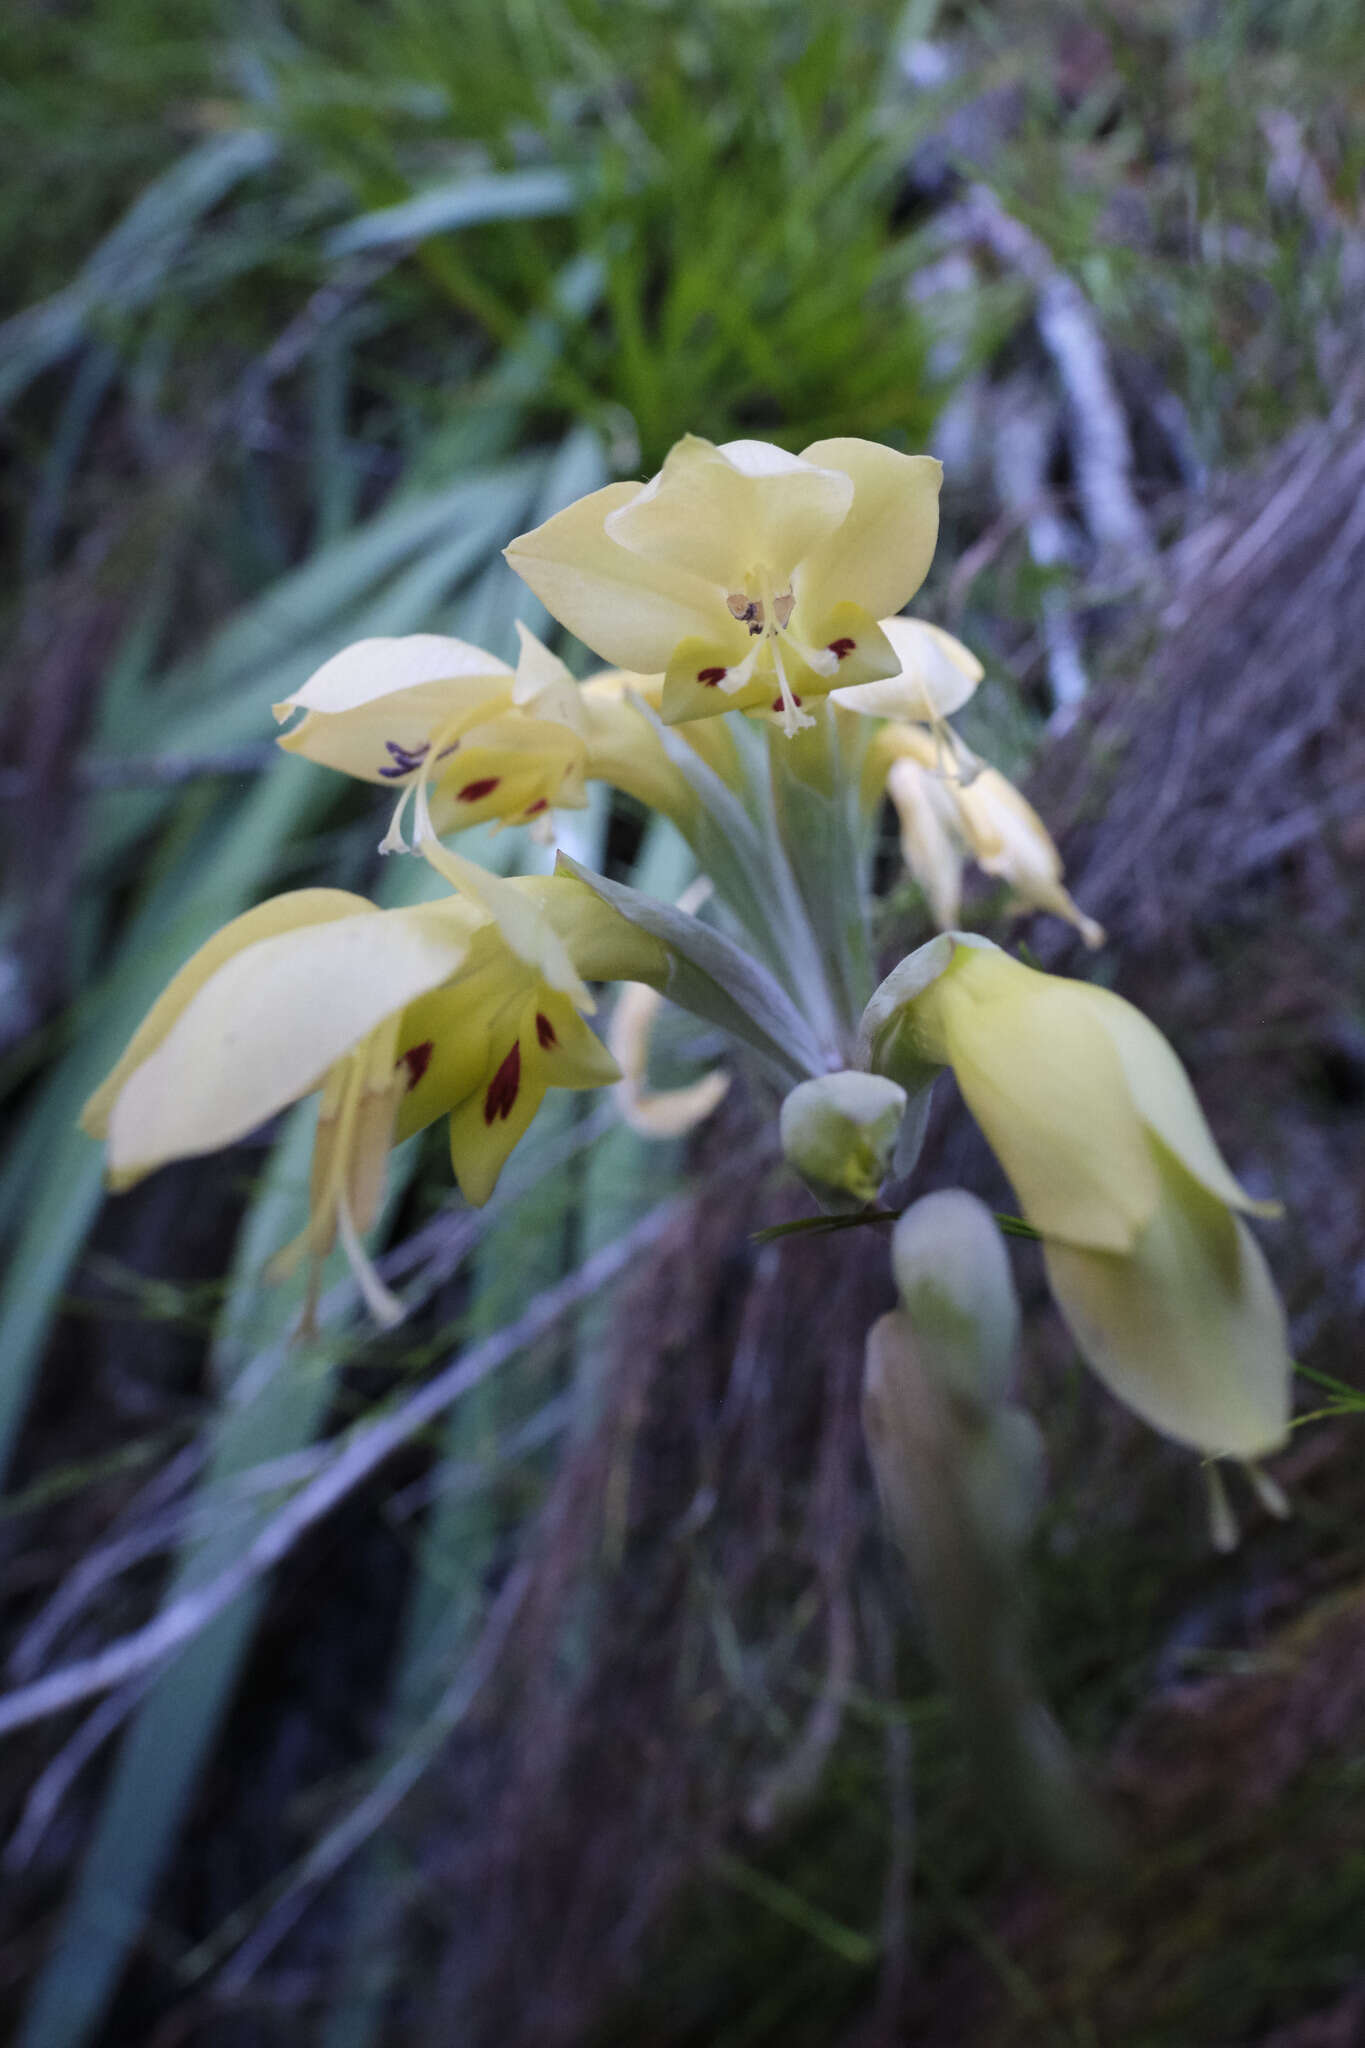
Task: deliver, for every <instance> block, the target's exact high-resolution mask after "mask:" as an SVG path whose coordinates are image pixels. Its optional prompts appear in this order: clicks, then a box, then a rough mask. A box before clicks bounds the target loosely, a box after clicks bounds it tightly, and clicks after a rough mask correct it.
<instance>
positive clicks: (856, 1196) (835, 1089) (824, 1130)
mask: <svg viewBox="0 0 1365 2048" xmlns="http://www.w3.org/2000/svg"><path fill="white" fill-rule="evenodd" d="M905 1102H906V1096H905V1090H904V1089H903V1088H902V1087H900V1086H899V1085H898V1083H896V1082H895V1081H888V1080H886V1079H884V1078H883V1076H881V1075H880V1074H861V1073H857V1072H854V1071H852V1070H851V1069H850V1070H848V1071H845V1072H843V1073H839V1074H821V1075H820V1076H819V1078H818V1079H816V1080H814V1081H803V1082H802V1083H801V1085H800V1086H799V1087H797V1088H793V1089H792V1092H791V1094H790V1095H789V1096H788V1097H787V1098H786V1100H785V1101H784V1103H783V1104H782V1115H781V1122H780V1129H781V1134H782V1150H783V1152H784V1153H785V1154H786V1156H787V1158H788V1159H789V1160H790V1161H791V1164H792V1165H793V1166H794V1167H795V1168H796V1170H797V1172H798V1173H799V1174H801V1175H802V1177H803V1178H804V1179H805V1180H807V1181H808V1182H809V1183H810V1185H811V1187H812V1189H813V1190H814V1192H815V1194H816V1195H817V1196H818V1197H819V1198H820V1199H822V1200H824V1201H825V1202H826V1203H827V1204H832V1205H834V1206H837V1207H843V1208H847V1207H850V1206H853V1205H860V1204H862V1203H864V1202H870V1201H871V1200H872V1199H873V1197H874V1196H875V1195H876V1192H877V1190H878V1188H879V1187H880V1186H881V1184H882V1182H883V1180H885V1178H886V1175H887V1171H888V1169H889V1167H890V1164H891V1155H892V1153H893V1152H894V1151H895V1148H896V1134H897V1132H898V1131H899V1129H900V1125H901V1118H902V1117H903V1116H904V1114H905Z"/></svg>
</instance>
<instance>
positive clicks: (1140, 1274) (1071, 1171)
mask: <svg viewBox="0 0 1365 2048" xmlns="http://www.w3.org/2000/svg"><path fill="white" fill-rule="evenodd" d="M863 1028H864V1049H865V1052H866V1054H867V1056H868V1058H869V1061H870V1064H871V1065H872V1067H873V1068H874V1070H875V1071H878V1072H884V1073H889V1074H891V1075H892V1077H893V1078H895V1079H897V1080H900V1081H901V1082H902V1084H903V1085H905V1086H907V1087H913V1086H915V1085H917V1084H919V1085H922V1084H923V1082H924V1079H925V1077H926V1075H927V1074H929V1073H931V1072H932V1070H933V1069H934V1068H935V1067H939V1066H950V1067H951V1068H952V1070H953V1072H954V1074H955V1075H956V1077H957V1081H958V1085H959V1087H960V1088H961V1090H962V1093H963V1096H964V1098H965V1100H966V1103H967V1106H968V1108H969V1109H970V1110H971V1112H972V1114H973V1116H975V1118H976V1120H977V1122H978V1123H979V1124H980V1125H981V1128H982V1130H983V1131H984V1132H985V1134H986V1136H987V1138H988V1139H989V1140H990V1143H991V1145H992V1147H993V1148H994V1150H995V1152H996V1154H997V1156H998V1157H999V1160H1000V1163H1001V1165H1002V1166H1003V1167H1004V1169H1005V1172H1006V1173H1007V1174H1008V1175H1009V1178H1010V1180H1011V1181H1012V1182H1013V1184H1014V1188H1015V1192H1016V1194H1017V1196H1018V1198H1019V1202H1020V1205H1021V1207H1022V1209H1023V1212H1024V1215H1025V1216H1026V1218H1027V1219H1028V1221H1029V1222H1030V1223H1031V1224H1032V1225H1033V1226H1034V1228H1035V1229H1036V1230H1037V1231H1038V1232H1039V1233H1040V1234H1041V1236H1042V1238H1043V1240H1044V1253H1045V1257H1046V1261H1047V1270H1048V1277H1049V1280H1050V1283H1051V1286H1052V1290H1053V1293H1054V1294H1055V1295H1056V1297H1057V1300H1058V1303H1059V1305H1060V1307H1061V1309H1062V1313H1063V1314H1064V1315H1065V1317H1066V1319H1067V1321H1068V1323H1069V1324H1070V1326H1071V1330H1072V1333H1073V1335H1074V1337H1075V1339H1076V1342H1077V1344H1078V1346H1079V1347H1080V1349H1081V1351H1082V1353H1083V1354H1084V1355H1085V1357H1086V1358H1087V1359H1088V1360H1089V1362H1090V1364H1091V1365H1092V1366H1093V1367H1094V1369H1095V1371H1096V1372H1097V1373H1098V1374H1099V1375H1100V1377H1101V1379H1103V1380H1104V1381H1105V1382H1106V1383H1107V1384H1108V1385H1109V1387H1110V1388H1111V1389H1112V1390H1113V1392H1114V1393H1116V1394H1118V1395H1119V1396H1120V1398H1121V1399H1123V1400H1125V1401H1127V1402H1128V1404H1129V1405H1130V1406H1131V1407H1133V1408H1135V1409H1136V1410H1137V1412H1138V1413H1139V1414H1140V1415H1142V1416H1143V1417H1145V1419H1146V1420H1147V1421H1149V1422H1150V1423H1152V1424H1153V1425H1154V1426H1155V1427H1156V1428H1158V1429H1161V1430H1164V1431H1166V1433H1167V1434H1168V1435H1171V1436H1174V1437H1177V1438H1179V1439H1180V1440H1181V1441H1183V1442H1185V1443H1189V1444H1193V1445H1194V1446H1196V1448H1198V1449H1200V1450H1204V1451H1209V1452H1212V1453H1214V1454H1218V1455H1229V1456H1236V1457H1242V1458H1251V1457H1256V1456H1258V1455H1260V1454H1262V1453H1264V1452H1266V1451H1269V1450H1273V1449H1274V1448H1275V1447H1276V1446H1277V1445H1278V1444H1279V1443H1280V1442H1281V1441H1282V1439H1283V1437H1284V1433H1285V1429H1286V1425H1287V1419H1288V1401H1289V1383H1290V1372H1291V1366H1290V1360H1289V1355H1288V1350H1287V1340H1286V1331H1285V1321H1284V1311H1283V1309H1282V1308H1281V1305H1280V1302H1279V1298H1278V1296H1277V1295H1276V1292H1275V1288H1274V1284H1273V1282H1272V1281H1271V1279H1270V1276H1269V1273H1268V1272H1267V1270H1266V1266H1265V1261H1264V1259H1263V1258H1262V1256H1261V1253H1260V1250H1259V1248H1258V1247H1257V1245H1256V1242H1255V1240H1254V1238H1253V1237H1252V1236H1251V1233H1250V1232H1249V1230H1248V1229H1247V1227H1246V1225H1245V1224H1244V1223H1243V1221H1242V1220H1241V1216H1240V1215H1239V1214H1238V1213H1237V1212H1238V1211H1243V1212H1252V1213H1257V1214H1267V1213H1271V1214H1273V1213H1275V1212H1274V1205H1273V1204H1270V1205H1267V1204H1264V1203H1257V1202H1253V1201H1252V1200H1250V1198H1249V1197H1248V1196H1247V1195H1246V1194H1245V1193H1244V1192H1243V1190H1242V1188H1241V1187H1240V1186H1239V1185H1238V1183H1237V1181H1236V1180H1235V1179H1234V1178H1233V1176H1232V1174H1231V1173H1230V1172H1229V1170H1228V1168H1227V1166H1226V1165H1225V1163H1224V1161H1223V1159H1222V1157H1221V1155H1220V1154H1219V1152H1218V1148H1217V1146H1216V1145H1215V1143H1214V1140H1213V1137H1212V1135H1211V1133H1210V1131H1209V1128H1208V1125H1207V1124H1206V1122H1205V1121H1204V1117H1203V1113H1202V1111H1201V1110H1200V1108H1199V1104H1198V1102H1197V1101H1196V1100H1195V1096H1194V1091H1193V1089H1192V1088H1191V1087H1190V1084H1189V1081H1188V1079H1187V1077H1186V1075H1185V1072H1184V1069H1183V1068H1182V1067H1181V1065H1180V1062H1179V1060H1178V1059H1177V1058H1176V1056H1175V1054H1174V1053H1173V1052H1172V1050H1171V1048H1170V1046H1169V1045H1168V1044H1167V1043H1166V1041H1165V1039H1164V1038H1163V1037H1162V1036H1161V1034H1160V1032H1159V1031H1157V1030H1156V1028H1155V1027H1154V1026H1153V1025H1152V1024H1150V1023H1149V1022H1148V1020H1147V1019H1146V1018H1145V1017H1144V1016H1143V1015H1142V1013H1141V1012H1140V1011H1139V1010H1136V1009H1134V1008H1133V1006H1132V1004H1131V1003H1126V1002H1124V1001H1123V1000H1122V998H1121V997H1119V996H1116V995H1113V994H1112V993H1111V992H1110V991H1108V990H1107V989H1100V988H1094V987H1092V986H1091V985H1090V984H1089V983H1087V982H1080V981H1068V980H1063V979H1062V978H1060V977H1058V976H1055V975H1048V974H1042V973H1039V972H1038V971H1037V970H1036V969H1034V968H1031V967H1025V966H1024V965H1023V964H1022V963H1021V962H1020V961H1017V960H1014V959H1011V958H1010V956H1009V955H1008V954H1006V953H1003V952H1001V951H1000V949H999V948H998V947H996V946H993V945H991V944H990V942H989V941H988V940H986V939H982V938H979V937H976V936H974V935H969V934H966V933H962V932H950V933H947V934H945V935H943V936H942V937H940V938H938V939H934V940H932V941H931V942H930V944H929V945H927V946H923V947H921V948H920V950H919V952H918V953H915V954H912V955H911V957H910V958H909V960H906V961H903V962H902V963H901V965H900V967H899V968H897V969H896V970H895V972H894V974H892V975H891V976H890V977H888V979H887V981H886V982H884V983H883V984H882V987H881V988H880V989H879V990H878V992H877V994H876V995H875V996H874V997H873V999H872V1002H871V1003H870V1004H869V1006H868V1010H867V1013H866V1015H865V1017H864V1027H863Z"/></svg>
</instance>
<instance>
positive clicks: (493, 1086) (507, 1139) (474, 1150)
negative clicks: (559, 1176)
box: [450, 1031, 549, 1209]
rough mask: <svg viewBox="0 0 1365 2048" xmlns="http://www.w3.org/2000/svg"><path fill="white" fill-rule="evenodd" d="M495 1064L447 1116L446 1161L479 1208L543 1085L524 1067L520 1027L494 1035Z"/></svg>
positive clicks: (522, 1133) (540, 1098)
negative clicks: (502, 1034) (499, 1036)
mask: <svg viewBox="0 0 1365 2048" xmlns="http://www.w3.org/2000/svg"><path fill="white" fill-rule="evenodd" d="M490 1057H496V1059H497V1064H496V1065H495V1066H493V1067H492V1069H491V1071H490V1072H489V1073H487V1074H485V1076H484V1077H483V1081H482V1084H481V1086H480V1087H479V1088H478V1089H477V1090H476V1092H475V1093H474V1094H473V1095H471V1096H470V1097H469V1098H468V1099H467V1100H466V1101H464V1102H462V1103H461V1104H460V1106H459V1108H458V1109H457V1110H455V1112H454V1113H453V1115H452V1116H451V1119H450V1163H451V1166H452V1167H453V1168H454V1171H455V1178H456V1180H457V1181H458V1182H459V1185H460V1193H461V1194H462V1195H463V1196H464V1198H465V1200H466V1201H467V1202H470V1203H472V1204H473V1206H474V1207H475V1208H476V1209H481V1208H482V1207H483V1205H484V1203H485V1202H486V1201H487V1200H488V1198H489V1196H490V1195H491V1194H492V1192H493V1190H494V1188H495V1187H496V1186H497V1184H498V1176H499V1175H500V1174H501V1172H502V1169H503V1167H504V1166H505V1165H506V1164H507V1161H508V1159H509V1158H510V1156H511V1154H512V1151H513V1149H514V1148H515V1146H516V1145H517V1143H518V1142H519V1140H520V1139H522V1138H523V1137H524V1136H525V1135H526V1133H527V1131H528V1130H529V1129H530V1127H531V1122H532V1119H533V1118H534V1116H535V1113H536V1111H537V1110H538V1109H539V1108H540V1105H541V1103H542V1102H543V1101H544V1099H545V1090H546V1088H547V1086H548V1085H549V1084H548V1082H547V1081H546V1080H545V1078H544V1076H543V1075H537V1074H536V1073H535V1072H534V1071H532V1072H527V1070H526V1062H525V1054H524V1047H523V1037H522V1033H521V1032H519V1031H518V1032H515V1033H511V1034H509V1035H508V1037H507V1038H506V1039H498V1040H497V1041H495V1043H494V1045H493V1047H492V1049H491V1054H490Z"/></svg>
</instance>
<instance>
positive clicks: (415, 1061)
mask: <svg viewBox="0 0 1365 2048" xmlns="http://www.w3.org/2000/svg"><path fill="white" fill-rule="evenodd" d="M435 1050H436V1046H435V1043H434V1041H433V1040H431V1039H430V1038H428V1039H426V1040H425V1041H424V1042H423V1043H422V1044H421V1045H410V1046H409V1047H408V1049H407V1051H406V1052H404V1053H400V1054H399V1055H398V1060H397V1063H396V1064H397V1065H398V1066H400V1067H406V1068H407V1070H408V1078H407V1083H406V1088H407V1093H408V1094H409V1095H411V1093H412V1091H413V1089H414V1088H415V1087H416V1086H417V1083H418V1082H419V1081H420V1080H421V1078H422V1076H423V1074H425V1072H426V1070H427V1068H428V1067H429V1066H430V1065H431V1055H432V1054H433V1053H434V1052H435Z"/></svg>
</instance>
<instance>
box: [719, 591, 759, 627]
mask: <svg viewBox="0 0 1365 2048" xmlns="http://www.w3.org/2000/svg"><path fill="white" fill-rule="evenodd" d="M725 602H726V605H727V606H728V608H729V612H730V616H731V618H732V619H738V621H739V623H740V625H741V626H747V627H748V628H749V631H750V632H751V633H755V634H757V633H761V632H762V631H763V625H764V610H763V599H762V598H761V597H747V596H746V595H745V593H744V592H743V591H742V590H734V591H731V593H730V595H729V597H727V598H726V600H725Z"/></svg>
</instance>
